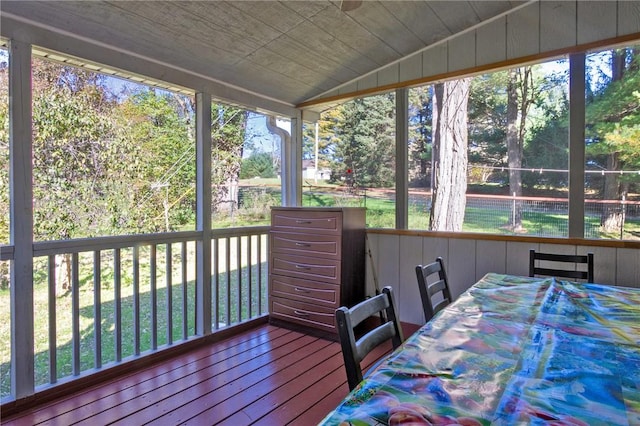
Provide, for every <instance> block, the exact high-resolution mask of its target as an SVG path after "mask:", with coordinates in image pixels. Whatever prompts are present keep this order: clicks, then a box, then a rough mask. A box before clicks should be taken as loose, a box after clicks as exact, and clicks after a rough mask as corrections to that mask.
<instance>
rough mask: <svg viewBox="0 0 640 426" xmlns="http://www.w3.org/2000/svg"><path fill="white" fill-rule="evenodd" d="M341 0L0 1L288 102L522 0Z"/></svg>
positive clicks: (28, 16)
mask: <svg viewBox="0 0 640 426" xmlns="http://www.w3.org/2000/svg"><path fill="white" fill-rule="evenodd" d="M351 3H353V5H355V6H357V7H356V8H355V9H353V10H351V11H343V10H341V9H346V7H343V8H341V6H346V4H345V5H342V3H341V1H339V0H338V1H330V0H314V1H7V0H3V1H1V2H0V11H1V13H2V14H3V16H5V17H9V18H11V19H13V20H15V21H20V22H26V23H29V24H31V25H35V26H39V27H43V28H46V29H50V30H51V29H53V30H54V31H58V32H63V33H65V34H70V35H72V36H73V37H76V38H80V39H83V40H91V41H92V42H97V43H99V44H100V45H102V46H108V47H112V48H114V49H116V50H117V51H119V52H123V53H126V54H132V55H133V56H135V57H139V58H145V59H148V60H151V61H153V62H155V63H161V64H165V65H168V66H170V67H173V68H178V69H181V70H187V71H188V72H189V73H193V74H194V75H198V76H199V77H202V78H206V79H211V80H215V81H216V82H219V83H223V84H225V85H228V86H231V87H234V88H235V89H240V90H244V91H246V92H248V93H251V94H255V95H258V96H261V97H265V98H269V99H272V100H274V101H278V102H282V103H285V104H288V105H292V106H295V105H298V104H300V103H302V102H305V101H308V100H310V99H313V98H314V97H318V96H320V95H322V94H323V93H326V92H329V91H331V90H333V89H335V88H337V87H340V86H342V85H345V84H348V83H349V82H351V81H353V80H354V79H356V78H358V77H361V76H363V75H366V74H368V73H371V72H374V71H375V70H378V69H380V68H382V67H384V66H385V65H388V64H390V63H393V62H395V61H398V60H400V59H402V58H403V57H406V56H408V55H410V54H413V53H415V52H418V51H420V50H423V49H425V48H427V47H428V46H430V45H432V44H434V43H437V42H439V41H442V40H444V39H446V38H449V37H451V36H453V35H454V34H457V33H459V32H462V31H465V30H466V29H469V28H470V27H474V26H476V25H478V24H479V23H481V22H483V21H486V20H489V19H491V18H494V17H496V16H498V15H501V14H504V13H506V12H508V11H509V10H511V9H513V8H514V7H518V6H519V5H521V4H522V3H523V2H521V1H373V0H364V1H363V2H361V4H359V5H358V3H360V2H357V1H356V2H351Z"/></svg>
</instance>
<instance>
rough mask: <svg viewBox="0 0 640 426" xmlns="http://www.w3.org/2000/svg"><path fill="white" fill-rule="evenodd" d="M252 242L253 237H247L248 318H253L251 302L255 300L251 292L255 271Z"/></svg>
mask: <svg viewBox="0 0 640 426" xmlns="http://www.w3.org/2000/svg"><path fill="white" fill-rule="evenodd" d="M252 240H253V236H252V235H249V236H247V299H248V300H249V306H248V311H247V318H252V317H253V309H251V302H252V300H253V291H251V290H252V286H253V282H252V280H251V277H252V274H251V272H252V271H253V252H252V250H251V247H252V244H251V241H252Z"/></svg>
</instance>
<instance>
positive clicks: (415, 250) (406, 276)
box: [393, 236, 424, 324]
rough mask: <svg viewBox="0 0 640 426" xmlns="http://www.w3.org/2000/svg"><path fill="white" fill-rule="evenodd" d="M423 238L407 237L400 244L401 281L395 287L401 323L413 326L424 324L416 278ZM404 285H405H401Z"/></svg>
mask: <svg viewBox="0 0 640 426" xmlns="http://www.w3.org/2000/svg"><path fill="white" fill-rule="evenodd" d="M422 246H423V244H422V237H417V236H414V237H406V238H403V239H402V244H400V262H402V264H401V265H400V270H399V274H400V279H399V280H398V283H397V284H396V285H394V286H393V289H394V291H395V292H396V300H397V301H398V310H399V314H400V321H404V322H410V323H412V324H421V323H422V322H424V314H423V313H422V303H421V301H420V291H419V289H418V281H417V277H416V272H415V268H416V265H419V264H421V263H422ZM400 283H403V284H404V285H400Z"/></svg>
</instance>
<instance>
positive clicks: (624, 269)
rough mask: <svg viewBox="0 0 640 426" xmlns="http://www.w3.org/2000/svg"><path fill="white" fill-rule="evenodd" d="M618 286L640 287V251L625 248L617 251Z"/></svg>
mask: <svg viewBox="0 0 640 426" xmlns="http://www.w3.org/2000/svg"><path fill="white" fill-rule="evenodd" d="M616 284H617V285H621V286H625V287H640V250H637V249H625V248H619V249H618V250H617V256H616Z"/></svg>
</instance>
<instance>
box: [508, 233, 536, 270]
mask: <svg viewBox="0 0 640 426" xmlns="http://www.w3.org/2000/svg"><path fill="white" fill-rule="evenodd" d="M530 249H534V250H539V245H538V244H531V243H521V242H515V241H514V242H507V252H506V254H505V258H506V268H507V269H506V271H505V272H506V273H507V274H511V275H520V276H524V277H526V276H527V275H529V250H530Z"/></svg>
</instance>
